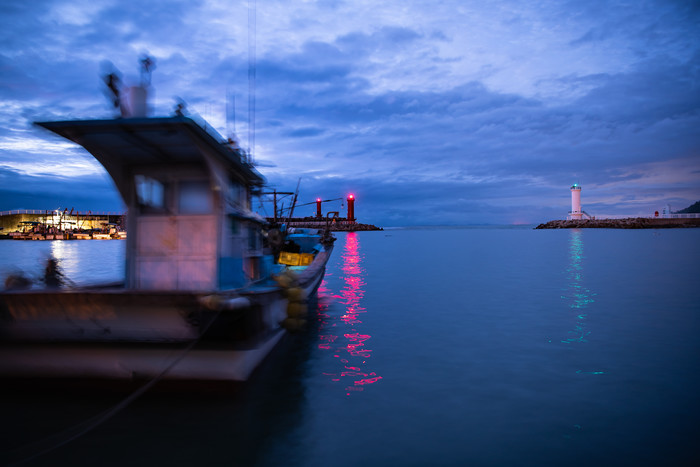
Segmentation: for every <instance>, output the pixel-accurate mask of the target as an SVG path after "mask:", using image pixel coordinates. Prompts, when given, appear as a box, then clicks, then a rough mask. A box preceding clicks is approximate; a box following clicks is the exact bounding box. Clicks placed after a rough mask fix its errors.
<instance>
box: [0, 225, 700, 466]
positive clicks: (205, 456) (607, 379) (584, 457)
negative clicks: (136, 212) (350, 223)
mask: <svg viewBox="0 0 700 467" xmlns="http://www.w3.org/2000/svg"><path fill="white" fill-rule="evenodd" d="M123 248H124V242H121V241H106V242H98V241H92V242H43V243H42V242H17V241H5V242H0V278H2V279H3V280H4V276H5V275H6V274H8V273H9V272H13V271H16V270H17V269H18V268H19V269H21V270H23V271H25V272H26V273H27V274H35V275H38V274H39V272H40V271H41V268H42V267H43V266H42V265H43V262H44V261H45V259H46V258H47V257H48V255H49V254H52V255H54V256H55V257H57V258H58V259H59V261H60V262H61V266H62V267H63V269H64V272H65V273H66V275H68V276H69V277H70V278H71V279H72V280H73V281H74V282H76V283H84V282H88V281H91V280H97V279H104V280H117V279H119V278H121V277H122V274H123V272H122V261H123V254H124V250H123ZM698 284H700V229H671V230H629V231H623V230H546V231H535V230H531V229H530V228H464V229H460V228H453V229H449V228H443V229H439V228H430V229H396V230H387V231H384V232H362V233H348V234H338V241H337V242H336V249H335V250H334V252H333V257H332V259H331V264H330V265H329V268H328V271H327V274H326V279H325V281H324V283H323V285H322V287H321V289H320V290H319V299H318V304H317V312H318V315H317V319H316V320H314V321H313V322H312V323H311V325H310V327H309V329H308V331H307V332H306V333H305V334H303V335H301V336H297V338H296V339H295V340H293V341H290V343H289V345H288V346H286V347H285V348H284V349H283V351H282V352H280V353H279V355H277V356H278V357H279V358H276V359H275V361H274V362H273V363H272V364H270V365H269V366H268V367H267V368H265V369H264V371H262V372H261V373H260V374H259V375H258V376H259V377H258V378H256V380H255V381H254V382H253V383H252V384H251V385H249V387H247V388H246V389H244V390H242V391H237V392H236V393H235V394H230V395H227V394H217V395H216V396H208V395H205V396H202V395H200V394H194V395H192V394H175V395H173V394H159V393H153V394H148V393H147V394H146V395H145V396H143V397H141V398H139V399H137V400H136V401H135V402H134V403H132V404H131V405H129V406H128V407H127V408H125V409H123V410H121V411H119V412H117V413H116V414H115V415H114V416H113V417H112V418H110V419H109V420H107V421H106V422H104V423H102V424H101V425H99V426H98V427H97V428H95V429H94V430H92V431H89V432H87V433H86V434H84V435H81V436H79V437H77V439H75V440H73V441H71V442H68V443H67V444H65V445H63V446H61V447H59V448H56V449H54V450H52V451H51V452H49V453H47V454H46V455H44V456H41V457H38V458H36V459H34V460H32V461H30V462H28V463H26V464H25V465H57V464H66V465H69V464H73V465H75V464H76V463H77V464H79V465H93V464H99V465H127V464H128V465H167V464H170V465H190V464H194V465H260V466H276V465H284V466H287V465H289V466H329V465H332V466H356V465H379V466H384V465H388V466H393V465H402V466H403V465H415V466H422V465H474V466H502V465H518V466H522V465H533V466H541V465H581V466H584V465H696V462H697V461H698V460H700V450H699V449H698V448H697V447H696V446H697V445H698V441H700V425H699V424H698V418H699V416H700V398H699V397H698V394H700V371H699V370H700V338H699V335H700V296H698V288H697V286H698ZM123 397H124V395H123V394H122V395H120V394H112V393H107V392H105V393H101V392H99V391H97V392H91V393H88V394H85V393H84V392H82V393H80V394H71V393H66V392H53V391H35V392H32V393H31V394H26V393H21V394H18V393H16V392H14V393H13V394H12V395H11V396H9V397H6V398H4V400H3V401H2V406H0V410H2V411H3V414H4V417H3V420H4V421H3V422H2V423H3V432H4V433H3V434H2V436H1V437H0V438H2V439H1V440H0V447H1V448H2V451H3V452H4V455H5V456H6V458H9V459H17V458H26V457H27V453H30V452H37V451H38V450H41V449H45V448H47V447H52V446H55V445H58V444H61V443H63V442H65V441H66V440H67V439H70V438H71V436H72V434H73V433H75V432H70V431H69V432H66V431H63V430H65V429H68V428H72V427H75V426H76V425H78V424H79V423H81V422H84V421H85V420H88V419H90V417H93V416H95V415H97V414H99V413H101V412H102V411H104V410H109V409H110V408H112V407H114V406H115V405H116V404H118V403H119V401H120V400H122V399H123ZM77 432H80V430H78V431H77ZM49 435H57V436H55V437H54V438H47V437H48V436H49ZM37 441H38V442H39V444H32V443H34V442H37ZM8 453H9V454H8ZM22 456H23V457H22Z"/></svg>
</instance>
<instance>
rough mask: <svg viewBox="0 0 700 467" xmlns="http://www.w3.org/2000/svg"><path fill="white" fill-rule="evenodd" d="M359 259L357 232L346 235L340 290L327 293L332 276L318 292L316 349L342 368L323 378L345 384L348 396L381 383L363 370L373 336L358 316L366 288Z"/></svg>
mask: <svg viewBox="0 0 700 467" xmlns="http://www.w3.org/2000/svg"><path fill="white" fill-rule="evenodd" d="M362 259H363V255H362V253H361V248H360V240H359V235H358V234H357V232H348V233H347V234H346V236H345V245H344V248H343V252H342V255H341V265H340V272H341V275H340V279H341V280H342V283H341V285H342V289H341V290H340V292H339V293H338V294H333V293H332V292H331V291H330V290H329V289H328V287H327V286H328V280H331V279H333V277H332V273H331V274H328V273H327V274H326V276H327V279H326V280H324V282H323V283H322V284H321V287H320V288H319V291H318V294H319V317H320V333H319V334H320V335H319V341H320V342H319V344H318V348H319V349H323V350H327V351H330V352H332V353H333V357H334V358H337V359H338V361H339V362H340V363H341V365H342V369H340V370H339V371H334V372H326V373H324V375H326V376H330V377H331V381H334V382H340V383H343V384H345V392H346V394H347V395H350V394H351V393H353V392H360V391H363V389H364V387H365V386H366V385H368V384H373V383H376V382H377V381H379V380H380V379H382V377H381V376H378V375H377V374H376V373H374V372H370V371H368V370H367V369H366V368H365V366H366V364H367V360H368V359H369V358H370V357H371V354H372V350H371V349H370V348H368V347H367V344H368V341H369V340H370V339H371V337H372V336H370V335H369V334H367V333H366V331H364V330H362V329H361V324H362V320H360V316H361V315H362V314H363V313H366V312H367V310H366V309H365V308H364V307H363V306H362V305H361V302H362V298H363V297H364V294H365V290H364V287H365V285H366V283H365V280H364V277H365V269H364V268H363V267H362ZM325 297H332V299H333V301H332V303H333V304H334V305H336V306H331V303H329V302H328V301H327V300H325ZM337 305H340V307H338V306H337ZM338 308H342V315H341V316H340V320H338V319H337V317H335V316H334V315H335V313H334V309H336V310H337V309H338ZM363 331H364V332H363ZM341 336H342V338H341Z"/></svg>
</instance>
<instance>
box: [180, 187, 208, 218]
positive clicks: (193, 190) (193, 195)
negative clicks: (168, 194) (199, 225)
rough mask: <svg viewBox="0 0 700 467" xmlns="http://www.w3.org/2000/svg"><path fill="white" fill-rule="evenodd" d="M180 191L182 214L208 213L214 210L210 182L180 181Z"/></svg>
mask: <svg viewBox="0 0 700 467" xmlns="http://www.w3.org/2000/svg"><path fill="white" fill-rule="evenodd" d="M178 192H179V196H178V210H179V212H180V213H181V214H207V213H210V212H211V211H212V197H211V189H210V188H209V183H208V182H206V181H194V182H180V185H179V191H178Z"/></svg>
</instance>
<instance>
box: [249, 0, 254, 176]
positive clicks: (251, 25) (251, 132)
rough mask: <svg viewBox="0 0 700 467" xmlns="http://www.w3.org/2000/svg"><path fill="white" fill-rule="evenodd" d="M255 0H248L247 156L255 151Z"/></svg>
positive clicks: (251, 161) (250, 156)
mask: <svg viewBox="0 0 700 467" xmlns="http://www.w3.org/2000/svg"><path fill="white" fill-rule="evenodd" d="M255 10H256V0H248V157H249V158H250V163H253V154H254V152H255V40H256V31H255V13H256V11H255Z"/></svg>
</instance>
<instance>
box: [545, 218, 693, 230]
mask: <svg viewBox="0 0 700 467" xmlns="http://www.w3.org/2000/svg"><path fill="white" fill-rule="evenodd" d="M675 227H700V219H699V218H678V219H657V218H648V217H627V218H625V219H572V220H554V221H549V222H547V223H545V224H540V225H538V226H537V227H535V229H664V228H675Z"/></svg>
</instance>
